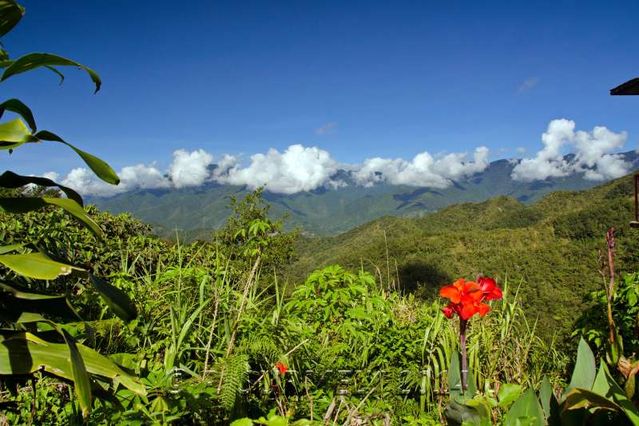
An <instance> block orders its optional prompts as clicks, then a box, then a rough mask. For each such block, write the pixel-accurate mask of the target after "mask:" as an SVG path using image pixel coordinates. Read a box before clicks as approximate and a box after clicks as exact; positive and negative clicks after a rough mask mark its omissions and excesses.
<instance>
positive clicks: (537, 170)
mask: <svg viewBox="0 0 639 426" xmlns="http://www.w3.org/2000/svg"><path fill="white" fill-rule="evenodd" d="M626 139H627V135H626V133H625V132H622V133H615V132H612V131H610V130H608V129H607V128H605V127H595V128H594V129H593V130H592V132H585V131H577V132H575V122H574V121H572V120H566V119H557V120H552V121H551V122H550V123H549V124H548V129H547V130H546V132H545V133H544V134H543V135H542V137H541V140H542V143H543V145H544V147H543V148H542V149H541V150H540V151H538V152H537V155H536V156H535V157H534V158H526V159H523V160H521V162H519V164H517V165H516V166H515V168H514V169H513V172H512V175H511V177H512V178H513V179H514V180H520V181H524V182H530V181H534V180H544V179H547V178H549V177H563V176H568V175H570V174H573V173H583V174H584V177H585V178H586V179H590V180H603V179H612V178H617V177H620V176H623V175H624V174H626V173H628V171H629V168H630V165H629V164H628V163H626V162H625V161H624V160H623V159H622V158H621V156H619V155H618V154H615V153H614V151H616V150H618V149H619V148H621V147H623V145H624V143H625V142H626ZM569 150H570V151H572V152H573V153H574V154H575V155H574V157H573V158H572V159H570V160H567V159H566V158H565V157H564V155H565V154H566V153H567V152H568V151H569Z"/></svg>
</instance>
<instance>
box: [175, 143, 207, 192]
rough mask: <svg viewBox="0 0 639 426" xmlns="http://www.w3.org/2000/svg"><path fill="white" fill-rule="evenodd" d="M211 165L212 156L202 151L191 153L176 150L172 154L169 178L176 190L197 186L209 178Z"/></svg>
mask: <svg viewBox="0 0 639 426" xmlns="http://www.w3.org/2000/svg"><path fill="white" fill-rule="evenodd" d="M211 164H213V156H212V155H211V154H209V153H208V152H206V151H204V150H203V149H198V150H197V151H193V152H188V151H186V150H184V149H178V150H177V151H175V152H174V153H173V162H172V163H171V166H170V167H169V177H170V178H171V181H172V182H173V185H174V186H175V187H176V188H183V187H186V186H199V185H202V184H203V183H204V182H206V181H207V180H208V179H209V178H210V177H211V176H210V175H211V173H210V171H209V166H210V165H211Z"/></svg>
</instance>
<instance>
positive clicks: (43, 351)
mask: <svg viewBox="0 0 639 426" xmlns="http://www.w3.org/2000/svg"><path fill="white" fill-rule="evenodd" d="M5 334H7V335H6V336H5V337H0V374H7V375H12V374H22V375H25V374H31V373H34V372H36V371H38V370H44V371H46V372H48V373H50V374H54V375H56V376H59V377H62V378H65V379H68V380H73V372H72V371H71V365H70V362H69V360H70V357H71V354H70V352H69V347H68V346H67V345H66V344H64V343H51V342H47V341H45V340H42V339H40V338H39V337H37V336H35V335H34V334H31V333H25V332H16V333H5ZM77 348H78V350H79V352H80V355H81V357H82V360H83V361H84V365H85V367H86V371H87V372H88V373H89V374H92V375H97V376H101V377H103V378H106V379H110V380H111V381H112V382H114V384H118V383H119V384H122V385H123V386H124V387H126V388H127V389H129V390H131V391H133V392H135V393H136V394H138V395H146V390H145V388H144V386H143V385H142V384H141V383H140V382H139V381H138V379H137V378H136V377H133V376H131V375H129V374H127V373H126V372H125V371H124V370H122V369H121V368H120V367H118V366H117V365H116V364H115V363H114V362H113V361H111V360H110V359H109V358H107V357H105V356H103V355H100V354H99V353H97V352H96V351H94V350H93V349H91V348H88V347H86V346H84V345H77Z"/></svg>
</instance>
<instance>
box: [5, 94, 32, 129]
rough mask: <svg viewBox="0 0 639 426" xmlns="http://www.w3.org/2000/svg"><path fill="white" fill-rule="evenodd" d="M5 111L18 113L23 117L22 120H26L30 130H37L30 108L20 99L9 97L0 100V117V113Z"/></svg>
mask: <svg viewBox="0 0 639 426" xmlns="http://www.w3.org/2000/svg"><path fill="white" fill-rule="evenodd" d="M5 111H11V112H15V113H16V114H19V115H20V116H21V117H22V118H23V119H24V121H26V122H27V124H28V125H29V127H31V131H32V132H35V131H36V130H38V129H37V126H36V122H35V118H33V113H32V112H31V109H29V107H28V106H26V105H25V104H24V103H22V101H21V100H19V99H9V100H6V101H4V102H2V103H1V104H0V118H2V115H3V114H4V112H5Z"/></svg>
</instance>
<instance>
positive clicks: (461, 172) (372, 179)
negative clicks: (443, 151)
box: [354, 146, 488, 188]
mask: <svg viewBox="0 0 639 426" xmlns="http://www.w3.org/2000/svg"><path fill="white" fill-rule="evenodd" d="M473 157H474V158H473V160H468V156H467V154H465V153H453V154H447V155H444V156H442V157H438V158H435V157H433V156H432V155H431V154H429V153H428V152H422V153H419V154H417V155H416V156H415V157H414V158H413V159H412V160H410V161H407V160H403V159H401V158H395V159H387V158H379V157H377V158H369V159H367V160H365V161H364V163H363V164H362V165H361V167H359V168H358V169H357V170H356V171H355V172H354V177H355V180H356V182H357V183H359V184H360V185H364V186H371V185H373V184H375V183H377V182H388V183H391V184H394V185H411V186H428V187H433V188H446V187H448V186H449V185H450V184H451V181H452V180H456V179H460V178H462V177H464V176H470V175H473V174H475V173H478V172H481V171H483V170H484V169H485V168H486V167H488V148H486V147H483V146H482V147H479V148H477V149H476V150H475V153H474V156H473Z"/></svg>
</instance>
